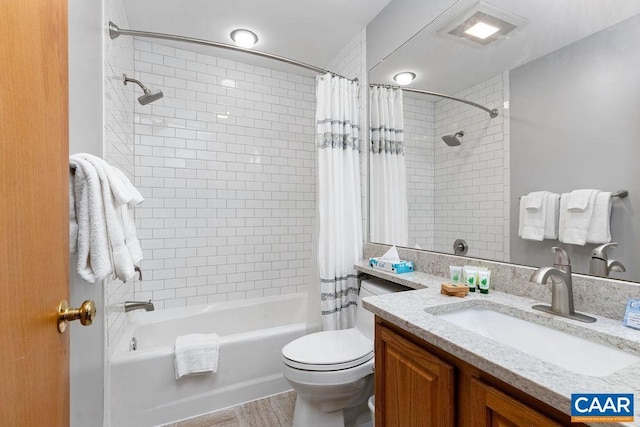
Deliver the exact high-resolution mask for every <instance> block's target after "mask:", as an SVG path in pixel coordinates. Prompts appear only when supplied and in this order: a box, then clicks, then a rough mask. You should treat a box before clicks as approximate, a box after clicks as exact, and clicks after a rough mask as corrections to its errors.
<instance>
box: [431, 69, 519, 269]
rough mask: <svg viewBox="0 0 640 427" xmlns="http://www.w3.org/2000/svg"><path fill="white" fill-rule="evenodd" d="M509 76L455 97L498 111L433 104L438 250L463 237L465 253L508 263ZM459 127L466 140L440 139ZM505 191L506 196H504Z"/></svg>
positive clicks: (449, 103)
mask: <svg viewBox="0 0 640 427" xmlns="http://www.w3.org/2000/svg"><path fill="white" fill-rule="evenodd" d="M507 87H508V74H507V73H505V74H504V75H502V74H500V75H497V76H495V77H493V78H491V79H488V80H486V81H484V82H481V83H479V84H477V85H475V86H473V87H470V88H468V89H465V90H463V91H461V92H460V93H457V94H455V96H457V97H460V98H463V99H467V100H470V101H473V102H476V103H478V104H481V105H484V106H486V107H488V108H497V109H498V110H499V111H500V114H499V115H498V116H497V117H496V118H493V119H492V118H490V117H489V114H488V113H486V112H485V111H482V110H480V109H478V108H475V107H472V106H469V105H466V104H463V103H460V102H456V101H452V100H449V99H444V100H441V101H438V102H436V103H435V138H434V139H435V141H434V144H435V155H436V163H435V195H434V203H435V209H434V210H435V224H436V229H435V241H436V246H435V247H434V250H435V251H438V252H445V253H451V252H452V247H453V242H454V241H455V240H456V239H458V238H462V239H465V240H466V241H467V243H468V245H469V252H468V253H467V256H470V257H477V258H486V259H492V260H497V261H508V260H509V259H508V257H509V250H508V242H509V222H508V218H509V205H508V204H509V198H508V194H509V174H508V170H509V160H508V159H509V138H508V132H505V130H506V129H505V128H504V123H505V120H504V114H503V109H502V106H503V103H504V100H505V99H507V98H505V94H506V93H505V91H506V90H508V89H506V88H507ZM460 130H463V131H464V132H465V134H464V137H463V138H462V144H461V145H460V146H457V147H449V146H448V145H446V144H445V143H444V142H443V141H442V139H441V137H442V136H443V135H451V134H454V133H456V132H458V131H460ZM505 195H507V197H505Z"/></svg>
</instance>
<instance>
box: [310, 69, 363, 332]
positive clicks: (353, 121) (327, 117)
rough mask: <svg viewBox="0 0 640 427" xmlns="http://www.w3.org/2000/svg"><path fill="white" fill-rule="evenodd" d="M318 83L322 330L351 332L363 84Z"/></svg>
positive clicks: (358, 244)
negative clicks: (359, 90) (359, 96)
mask: <svg viewBox="0 0 640 427" xmlns="http://www.w3.org/2000/svg"><path fill="white" fill-rule="evenodd" d="M316 83H317V95H316V97H317V107H316V123H317V133H316V145H317V147H318V205H319V238H318V268H319V272H320V288H321V307H322V326H323V329H324V330H332V329H345V328H351V327H353V326H355V311H356V305H357V301H358V280H357V272H356V270H355V269H354V268H353V264H354V263H355V262H356V261H359V260H360V259H361V258H362V256H363V242H362V210H361V203H362V200H361V198H360V135H359V128H358V122H359V114H360V107H359V101H358V84H357V83H356V82H352V81H350V80H347V79H345V78H341V77H332V76H331V74H325V75H321V76H318V77H317V79H316Z"/></svg>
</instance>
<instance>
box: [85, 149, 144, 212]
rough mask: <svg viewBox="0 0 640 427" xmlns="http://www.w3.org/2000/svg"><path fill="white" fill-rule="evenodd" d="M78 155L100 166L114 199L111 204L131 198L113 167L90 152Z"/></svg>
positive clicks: (129, 191) (124, 201)
mask: <svg viewBox="0 0 640 427" xmlns="http://www.w3.org/2000/svg"><path fill="white" fill-rule="evenodd" d="M78 155H79V156H82V158H84V159H85V160H88V161H89V162H91V164H93V165H94V166H95V167H96V168H97V167H100V168H101V169H102V171H103V173H104V175H105V176H106V178H107V180H108V181H109V187H110V189H111V193H112V195H113V200H114V203H113V204H114V205H115V206H120V205H123V204H125V203H129V201H131V200H132V199H133V197H134V195H133V194H132V192H131V190H130V188H129V187H128V186H127V185H126V184H125V183H124V182H123V181H122V179H121V178H120V176H119V175H117V173H116V171H115V168H114V167H112V166H110V165H109V164H108V163H107V162H105V161H104V160H103V159H101V158H100V157H96V156H94V155H92V154H87V153H81V154H78ZM118 172H119V171H118Z"/></svg>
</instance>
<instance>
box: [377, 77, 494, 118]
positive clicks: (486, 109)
mask: <svg viewBox="0 0 640 427" xmlns="http://www.w3.org/2000/svg"><path fill="white" fill-rule="evenodd" d="M369 86H370V87H373V86H381V87H385V88H390V89H400V90H402V91H405V92H413V93H421V94H423V95H432V96H438V97H440V98H447V99H452V100H454V101H458V102H462V103H465V104H469V105H472V106H474V107H476V108H479V109H481V110H484V111H486V112H487V113H489V117H491V118H492V119H493V118H495V117H497V116H498V110H497V109H495V108H494V109H493V110H490V109H488V108H487V107H485V106H484V105H480V104H477V103H475V102H473V101H467V100H466V99H461V98H456V97H455V96H451V95H446V94H444V93H438V92H431V91H429V90H422V89H410V88H403V87H400V86H393V85H379V84H375V83H371V84H369Z"/></svg>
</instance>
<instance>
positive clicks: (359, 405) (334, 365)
mask: <svg viewBox="0 0 640 427" xmlns="http://www.w3.org/2000/svg"><path fill="white" fill-rule="evenodd" d="M404 290H407V288H405V287H404V286H400V285H396V284H393V283H390V282H386V281H384V280H380V279H367V280H363V281H362V283H361V285H360V295H359V296H358V307H357V309H356V326H355V327H354V328H351V329H343V330H339V331H324V332H316V333H314V334H309V335H305V336H304V337H301V338H298V339H296V340H294V341H292V342H290V343H289V344H287V345H286V346H284V348H283V349H282V360H283V362H284V366H283V374H284V377H285V378H286V379H287V381H288V382H289V384H291V387H293V389H294V390H296V392H297V399H296V407H295V411H294V415H293V427H310V426H313V427H345V426H353V425H361V423H362V420H363V419H365V420H366V419H370V415H369V409H368V406H367V401H368V398H369V396H371V395H372V394H373V375H372V374H373V338H374V315H373V313H371V312H369V311H367V310H366V309H364V308H363V307H362V298H364V297H367V296H373V295H382V294H387V293H391V292H399V291H404Z"/></svg>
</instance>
